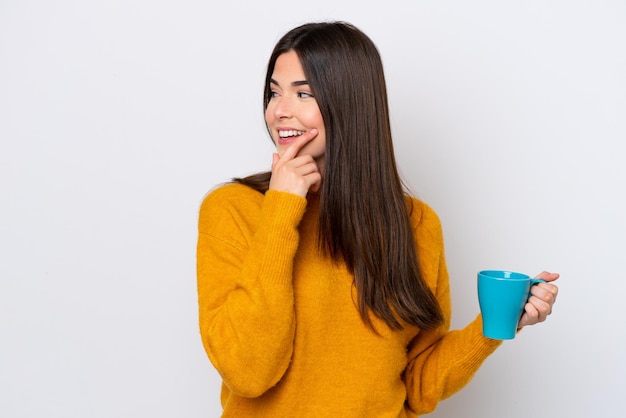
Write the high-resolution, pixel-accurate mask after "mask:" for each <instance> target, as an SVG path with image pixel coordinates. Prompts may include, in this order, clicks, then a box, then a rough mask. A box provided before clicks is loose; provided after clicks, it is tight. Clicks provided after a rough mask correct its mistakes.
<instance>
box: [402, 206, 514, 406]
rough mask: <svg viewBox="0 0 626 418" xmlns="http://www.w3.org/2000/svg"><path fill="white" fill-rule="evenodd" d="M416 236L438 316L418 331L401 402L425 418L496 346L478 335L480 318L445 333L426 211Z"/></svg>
mask: <svg viewBox="0 0 626 418" xmlns="http://www.w3.org/2000/svg"><path fill="white" fill-rule="evenodd" d="M418 230H419V232H418V233H417V240H418V254H419V256H420V267H422V272H423V275H424V276H425V278H426V280H427V282H428V284H429V286H430V287H431V289H432V290H433V291H434V293H435V296H436V298H437V300H438V301H439V305H440V307H441V309H442V311H443V315H444V322H443V324H442V325H441V326H440V327H438V328H436V329H432V330H427V331H421V332H420V333H419V334H418V335H417V336H416V337H415V338H414V340H413V341H412V342H411V343H410V345H409V349H408V364H407V367H406V369H405V373H404V380H405V385H406V388H407V402H408V405H409V407H410V408H411V409H412V410H413V411H414V412H415V413H417V414H426V413H430V412H432V411H433V410H434V409H435V408H436V407H437V404H438V402H439V401H440V400H442V399H445V398H448V397H449V396H451V395H453V394H454V393H456V392H457V391H459V390H460V389H461V388H463V387H464V386H465V385H466V384H467V383H469V381H470V380H471V379H472V377H473V376H474V374H475V373H476V372H477V371H478V368H479V367H480V366H481V364H482V363H483V362H484V360H485V359H486V358H487V357H488V356H489V355H490V354H491V353H493V352H494V351H495V350H496V348H497V347H498V346H499V345H500V344H501V343H502V342H501V341H497V340H491V339H488V338H486V337H484V336H483V335H482V320H481V317H480V315H479V316H478V317H477V318H476V319H475V320H474V321H472V322H471V323H470V324H469V325H468V326H467V327H465V328H464V329H462V330H455V331H449V327H450V319H451V311H452V310H451V296H450V286H449V279H448V271H447V267H446V262H445V255H444V249H443V232H442V229H441V224H440V222H439V218H438V217H437V215H436V214H435V213H434V212H433V211H432V210H430V209H428V208H427V210H426V211H424V214H423V216H422V219H421V221H420V225H419V227H418Z"/></svg>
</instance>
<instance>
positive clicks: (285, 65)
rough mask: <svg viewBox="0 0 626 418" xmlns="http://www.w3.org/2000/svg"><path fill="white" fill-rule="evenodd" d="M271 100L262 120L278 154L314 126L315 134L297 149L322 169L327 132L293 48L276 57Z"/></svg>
mask: <svg viewBox="0 0 626 418" xmlns="http://www.w3.org/2000/svg"><path fill="white" fill-rule="evenodd" d="M270 90H271V92H272V95H271V98H270V101H269V103H268V105H267V108H266V109H265V122H266V123H267V126H268V128H269V130H270V132H271V135H272V139H273V140H274V143H275V144H276V149H277V152H278V155H281V156H282V154H283V152H284V151H285V149H286V148H287V147H288V146H289V144H290V143H291V142H292V141H293V140H294V139H295V138H296V137H297V136H299V135H302V134H303V133H304V132H306V131H309V130H311V129H313V128H315V129H317V130H318V134H317V136H316V137H315V138H313V139H312V140H311V141H310V142H308V143H307V144H306V145H305V146H304V147H302V149H301V150H300V151H299V152H298V155H306V154H309V155H311V156H312V157H313V158H314V159H315V161H316V162H317V165H318V167H319V169H320V172H323V165H324V154H325V152H326V132H325V130H324V121H323V119H322V114H321V113H320V108H319V106H318V105H317V101H316V100H315V97H313V94H312V93H311V88H310V86H309V84H308V82H307V80H306V77H305V76H304V71H303V70H302V65H301V64H300V59H299V58H298V55H297V54H296V52H295V51H289V52H286V53H284V54H282V55H279V56H278V59H277V60H276V64H275V66H274V72H273V73H272V76H271V82H270Z"/></svg>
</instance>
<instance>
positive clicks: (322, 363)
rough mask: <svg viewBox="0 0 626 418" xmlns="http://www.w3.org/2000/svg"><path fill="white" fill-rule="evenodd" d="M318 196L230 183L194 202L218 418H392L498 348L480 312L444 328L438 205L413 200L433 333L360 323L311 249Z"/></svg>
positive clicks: (451, 384)
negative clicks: (434, 311)
mask: <svg viewBox="0 0 626 418" xmlns="http://www.w3.org/2000/svg"><path fill="white" fill-rule="evenodd" d="M318 210H319V201H318V198H317V197H316V196H315V195H313V196H311V197H309V198H308V200H307V199H304V198H302V197H299V196H296V195H293V194H289V193H283V192H275V191H269V192H267V193H266V194H265V195H262V194H260V193H258V192H256V191H254V190H252V189H250V188H248V187H246V186H242V185H239V184H229V185H226V186H222V187H220V188H218V189H216V190H214V191H213V192H211V193H210V194H209V195H207V197H206V198H205V200H204V202H203V203H202V207H201V209H200V218H199V237H198V246H197V273H198V277H197V278H198V300H199V316H200V333H201V336H202V342H203V344H204V348H205V350H206V352H207V354H208V356H209V359H210V360H211V362H212V364H213V365H214V367H215V368H216V369H217V371H218V372H219V373H220V375H221V377H222V380H223V383H222V393H221V402H222V406H223V408H224V412H223V415H222V417H236V418H242V417H271V418H283V417H298V418H302V417H315V418H323V417H332V418H351V417H354V418H366V417H373V418H384V417H389V418H399V417H416V416H417V414H421V413H427V412H431V411H432V410H434V409H435V407H436V406H437V403H438V401H439V400H440V399H444V398H446V397H448V396H450V395H452V394H453V393H455V392H456V391H458V390H459V389H461V388H462V387H463V386H464V385H465V384H467V382H469V380H470V379H471V378H472V376H473V375H474V373H475V372H476V371H477V369H478V368H479V366H480V365H481V363H482V362H483V361H484V360H485V359H486V358H487V356H488V355H489V354H491V353H492V352H493V351H494V350H495V349H496V347H497V346H498V345H499V344H500V342H499V341H495V340H490V339H487V338H485V337H483V336H482V332H481V329H482V328H481V327H482V323H481V318H480V316H478V317H477V318H476V320H474V321H473V322H472V323H471V324H469V325H468V326H467V327H466V328H465V329H463V330H460V331H449V330H448V328H449V324H450V289H449V284H448V273H447V270H446V264H445V258H444V249H443V235H442V230H441V225H440V222H439V219H438V217H437V215H436V214H435V212H434V211H433V210H432V209H430V208H429V207H428V206H427V205H425V204H424V203H422V202H420V201H418V200H414V205H413V211H412V213H411V223H412V225H413V229H414V236H415V239H416V242H417V251H418V257H419V263H420V268H421V273H422V275H423V277H424V279H425V280H426V282H427V283H428V285H429V287H430V288H431V289H432V291H433V292H434V294H435V295H436V297H437V299H438V301H439V304H440V306H441V308H442V310H443V312H444V315H445V318H446V321H445V324H444V325H443V326H442V327H440V328H438V329H436V330H430V331H420V330H419V329H417V328H416V327H413V326H408V325H405V328H404V329H403V330H400V331H397V330H391V329H390V328H388V327H387V326H386V325H385V324H384V323H383V322H382V321H380V320H377V319H376V318H373V322H374V324H375V326H376V329H377V330H378V332H379V334H380V335H376V334H375V333H374V332H372V330H371V329H370V328H368V327H367V326H365V325H364V323H363V321H362V320H361V317H360V316H359V313H358V309H357V307H356V305H355V301H356V294H355V288H354V285H353V277H352V276H351V274H350V273H349V272H348V271H347V269H346V267H345V266H344V265H339V264H336V263H333V262H331V261H329V260H328V259H327V258H325V257H324V256H322V255H321V254H320V253H319V252H318V247H317V227H318Z"/></svg>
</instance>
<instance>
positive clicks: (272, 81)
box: [270, 78, 309, 87]
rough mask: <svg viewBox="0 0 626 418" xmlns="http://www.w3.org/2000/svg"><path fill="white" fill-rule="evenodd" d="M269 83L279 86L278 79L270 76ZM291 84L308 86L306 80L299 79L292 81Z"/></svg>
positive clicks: (293, 85)
mask: <svg viewBox="0 0 626 418" xmlns="http://www.w3.org/2000/svg"><path fill="white" fill-rule="evenodd" d="M270 84H276V85H277V86H280V84H279V83H278V81H276V80H274V79H273V78H270ZM291 85H292V87H298V86H308V85H309V82H308V81H306V80H299V81H294V82H292V83H291Z"/></svg>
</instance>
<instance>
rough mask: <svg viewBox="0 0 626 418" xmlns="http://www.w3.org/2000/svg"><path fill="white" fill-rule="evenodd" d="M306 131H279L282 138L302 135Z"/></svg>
mask: <svg viewBox="0 0 626 418" xmlns="http://www.w3.org/2000/svg"><path fill="white" fill-rule="evenodd" d="M303 133H304V131H295V130H291V131H278V136H280V137H281V138H288V137H290V136H300V135H302V134H303Z"/></svg>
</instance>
